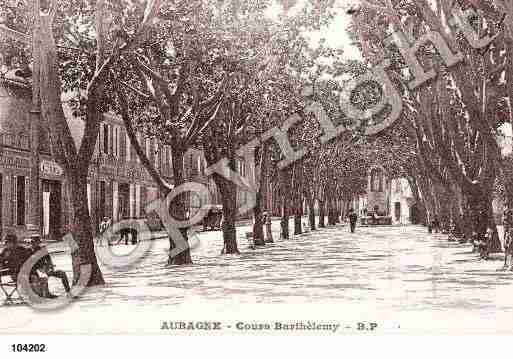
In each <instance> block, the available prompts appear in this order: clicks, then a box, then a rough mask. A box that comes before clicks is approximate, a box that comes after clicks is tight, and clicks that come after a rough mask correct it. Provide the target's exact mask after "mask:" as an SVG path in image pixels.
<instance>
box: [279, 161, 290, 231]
mask: <svg viewBox="0 0 513 359" xmlns="http://www.w3.org/2000/svg"><path fill="white" fill-rule="evenodd" d="M279 176H280V192H281V238H282V239H289V215H290V197H291V196H290V169H287V168H284V169H282V170H280V173H279Z"/></svg>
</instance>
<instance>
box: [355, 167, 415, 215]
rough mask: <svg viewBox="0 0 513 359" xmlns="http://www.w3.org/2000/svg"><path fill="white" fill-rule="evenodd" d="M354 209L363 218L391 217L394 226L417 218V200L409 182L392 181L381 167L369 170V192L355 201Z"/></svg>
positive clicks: (401, 179) (402, 179) (400, 179)
mask: <svg viewBox="0 0 513 359" xmlns="http://www.w3.org/2000/svg"><path fill="white" fill-rule="evenodd" d="M353 207H354V208H356V209H358V212H359V213H360V216H361V217H366V216H369V215H372V214H374V213H376V214H377V215H378V216H383V217H390V218H391V220H392V224H410V223H412V219H413V218H414V216H415V214H414V211H415V199H414V197H413V194H412V191H411V189H410V185H409V183H408V180H407V179H405V178H396V179H391V178H389V177H388V176H387V174H386V171H385V169H384V168H383V167H380V166H375V167H372V168H371V169H370V170H369V172H368V179H367V192H366V193H365V194H363V195H360V196H359V197H358V198H355V199H354V203H353Z"/></svg>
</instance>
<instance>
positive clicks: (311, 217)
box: [305, 189, 316, 231]
mask: <svg viewBox="0 0 513 359" xmlns="http://www.w3.org/2000/svg"><path fill="white" fill-rule="evenodd" d="M305 199H306V205H307V207H308V221H309V222H310V230H311V231H315V230H316V225H315V201H314V200H313V198H312V195H311V193H310V191H309V189H306V191H305Z"/></svg>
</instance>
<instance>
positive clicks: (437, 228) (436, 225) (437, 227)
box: [433, 215, 440, 233]
mask: <svg viewBox="0 0 513 359" xmlns="http://www.w3.org/2000/svg"><path fill="white" fill-rule="evenodd" d="M433 229H434V230H435V233H438V232H439V231H440V220H439V219H438V216H436V215H435V218H434V219H433Z"/></svg>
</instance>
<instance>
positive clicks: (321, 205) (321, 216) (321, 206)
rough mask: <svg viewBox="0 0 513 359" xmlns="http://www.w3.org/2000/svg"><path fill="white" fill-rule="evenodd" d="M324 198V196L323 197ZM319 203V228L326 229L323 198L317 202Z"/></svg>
mask: <svg viewBox="0 0 513 359" xmlns="http://www.w3.org/2000/svg"><path fill="white" fill-rule="evenodd" d="M323 197H324V195H323ZM318 203H319V228H326V224H325V223H324V217H325V215H326V214H325V213H326V201H325V200H324V198H323V199H322V200H320V199H319V200H318Z"/></svg>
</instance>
